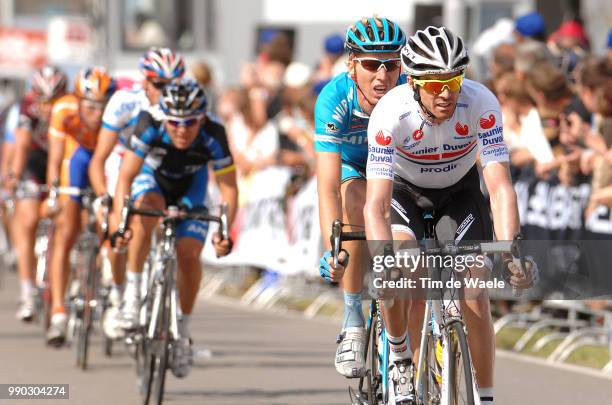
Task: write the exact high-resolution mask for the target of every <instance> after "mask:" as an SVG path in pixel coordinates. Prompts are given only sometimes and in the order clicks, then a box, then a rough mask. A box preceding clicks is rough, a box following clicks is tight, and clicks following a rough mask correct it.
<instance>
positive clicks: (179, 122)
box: [166, 118, 199, 128]
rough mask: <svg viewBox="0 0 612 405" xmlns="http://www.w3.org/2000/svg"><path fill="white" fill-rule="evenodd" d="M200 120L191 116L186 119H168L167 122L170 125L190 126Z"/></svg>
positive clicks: (175, 126)
mask: <svg viewBox="0 0 612 405" xmlns="http://www.w3.org/2000/svg"><path fill="white" fill-rule="evenodd" d="M198 121H199V119H198V118H189V119H186V120H166V122H167V123H168V125H170V126H171V127H174V128H177V127H190V126H192V125H194V124H196V123H197V122H198Z"/></svg>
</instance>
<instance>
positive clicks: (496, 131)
mask: <svg viewBox="0 0 612 405" xmlns="http://www.w3.org/2000/svg"><path fill="white" fill-rule="evenodd" d="M502 132H504V130H503V128H502V127H495V128H493V129H490V130H488V131H487V132H483V133H482V134H478V138H480V139H485V138H488V137H490V136H493V135H501V134H502Z"/></svg>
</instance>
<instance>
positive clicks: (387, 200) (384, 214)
mask: <svg viewBox="0 0 612 405" xmlns="http://www.w3.org/2000/svg"><path fill="white" fill-rule="evenodd" d="M392 193H393V181H391V180H388V179H376V178H375V179H368V181H367V193H366V203H365V207H364V209H363V218H364V220H365V228H366V236H367V238H368V240H389V241H390V240H392V239H393V235H392V234H391V223H390V222H389V220H390V218H391V196H392Z"/></svg>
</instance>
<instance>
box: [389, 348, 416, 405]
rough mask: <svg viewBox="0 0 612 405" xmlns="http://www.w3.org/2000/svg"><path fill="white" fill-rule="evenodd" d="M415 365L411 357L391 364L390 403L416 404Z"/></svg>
mask: <svg viewBox="0 0 612 405" xmlns="http://www.w3.org/2000/svg"><path fill="white" fill-rule="evenodd" d="M413 372H414V369H413V366H412V361H411V360H410V359H404V360H399V361H396V362H393V363H391V365H390V366H389V380H390V381H389V382H390V384H389V393H390V394H391V395H389V404H393V405H415V404H416V401H415V395H414V385H413V382H412V380H413Z"/></svg>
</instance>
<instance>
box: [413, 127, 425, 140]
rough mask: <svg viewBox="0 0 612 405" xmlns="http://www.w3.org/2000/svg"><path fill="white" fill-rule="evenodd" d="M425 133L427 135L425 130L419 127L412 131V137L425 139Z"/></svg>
mask: <svg viewBox="0 0 612 405" xmlns="http://www.w3.org/2000/svg"><path fill="white" fill-rule="evenodd" d="M423 135H425V134H424V133H423V131H421V130H420V129H417V130H415V131H414V132H413V133H412V139H414V140H415V141H420V140H421V139H423Z"/></svg>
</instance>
